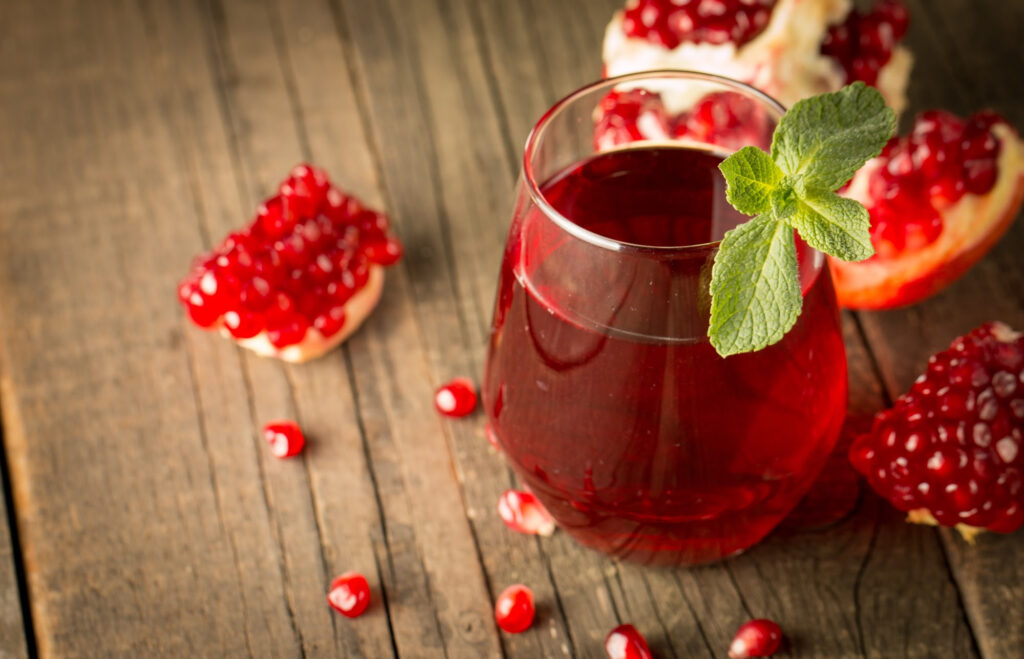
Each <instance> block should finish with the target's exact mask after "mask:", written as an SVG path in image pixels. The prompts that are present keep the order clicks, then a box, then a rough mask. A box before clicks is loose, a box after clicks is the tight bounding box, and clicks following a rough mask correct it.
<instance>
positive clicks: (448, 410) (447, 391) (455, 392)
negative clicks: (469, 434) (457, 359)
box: [434, 378, 476, 417]
mask: <svg viewBox="0 0 1024 659" xmlns="http://www.w3.org/2000/svg"><path fill="white" fill-rule="evenodd" d="M434 405H435V406H436V407H437V411H438V412H440V413H441V414H444V415H445V416H453V417H458V416H466V415H467V414H469V413H470V412H472V411H473V410H474V409H476V385H475V384H473V381H472V380H470V379H469V378H455V379H454V380H452V381H450V382H447V383H446V384H443V385H441V386H440V387H439V388H438V390H437V391H436V392H435V393H434Z"/></svg>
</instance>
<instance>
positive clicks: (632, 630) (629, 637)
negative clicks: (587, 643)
mask: <svg viewBox="0 0 1024 659" xmlns="http://www.w3.org/2000/svg"><path fill="white" fill-rule="evenodd" d="M604 651H605V652H607V653H608V659H652V657H653V655H652V654H651V648H650V647H648V646H647V640H646V639H645V638H644V637H643V636H642V635H641V634H640V632H638V631H637V630H636V627H634V626H633V625H619V626H618V627H616V628H615V629H613V630H611V631H610V632H608V636H606V637H605V639H604Z"/></svg>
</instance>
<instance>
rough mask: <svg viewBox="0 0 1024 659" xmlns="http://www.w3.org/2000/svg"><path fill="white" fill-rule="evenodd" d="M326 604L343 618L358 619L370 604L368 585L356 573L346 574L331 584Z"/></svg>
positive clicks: (364, 579) (364, 578)
mask: <svg viewBox="0 0 1024 659" xmlns="http://www.w3.org/2000/svg"><path fill="white" fill-rule="evenodd" d="M327 603H328V604H330V605H331V608H332V609H334V610H335V611H337V612H338V613H340V614H341V615H343V616H346V617H348V618H358V617H359V616H360V615H362V614H363V611H365V610H366V607H367V606H369V604H370V584H368V583H366V577H364V576H363V575H361V574H359V573H358V572H346V573H345V574H343V575H341V576H340V577H335V579H334V581H332V582H331V589H330V590H329V591H328V592H327Z"/></svg>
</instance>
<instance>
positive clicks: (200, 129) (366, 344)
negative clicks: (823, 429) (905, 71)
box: [0, 0, 1024, 658]
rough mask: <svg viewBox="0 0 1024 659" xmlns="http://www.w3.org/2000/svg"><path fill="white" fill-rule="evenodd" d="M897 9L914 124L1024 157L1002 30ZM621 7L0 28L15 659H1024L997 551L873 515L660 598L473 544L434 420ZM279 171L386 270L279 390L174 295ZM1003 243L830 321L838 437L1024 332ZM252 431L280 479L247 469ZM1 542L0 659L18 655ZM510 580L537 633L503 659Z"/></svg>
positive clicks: (56, 14) (1020, 19) (256, 463)
mask: <svg viewBox="0 0 1024 659" xmlns="http://www.w3.org/2000/svg"><path fill="white" fill-rule="evenodd" d="M913 4H914V5H915V6H914V9H915V21H914V27H913V29H912V32H911V35H910V40H911V45H912V47H913V48H914V50H915V52H916V53H917V54H918V65H917V66H918V68H917V72H916V74H915V82H914V85H913V87H912V89H911V99H912V102H913V105H914V107H915V108H922V107H926V106H931V105H943V106H946V107H950V108H952V109H955V110H958V111H961V112H963V111H967V110H969V109H972V106H973V105H974V104H981V103H990V104H993V105H995V106H996V107H998V108H999V109H1001V110H1003V111H1004V112H1006V113H1007V114H1008V115H1009V116H1010V118H1011V120H1013V121H1014V122H1016V123H1017V124H1018V125H1024V109H1022V108H1024V105H1022V104H1021V103H1020V100H1021V93H1020V91H1019V86H1016V85H1015V84H1014V80H1015V78H1014V76H1015V75H1016V73H1017V72H1018V71H1019V70H1020V69H1021V68H1022V65H1024V59H1022V55H1021V52H1020V49H1019V47H1018V44H1017V43H1016V40H1015V36H1014V35H1015V34H1016V32H1019V31H1020V29H1021V28H1024V8H1021V7H1018V6H1016V5H1012V6H1004V4H1003V3H999V2H997V1H996V0H984V1H983V2H977V3H975V2H968V0H949V2H947V3H943V6H942V8H941V11H940V10H939V9H938V8H937V7H933V6H932V5H931V4H928V3H924V2H920V1H918V2H915V3H913ZM620 5H621V2H620V0H595V1H588V2H575V3H570V2H558V3H552V2H545V1H543V0H526V1H524V2H518V3H516V2H474V1H473V0H415V1H411V0H380V1H379V2H373V3H367V2H363V1H360V0H311V1H310V2H288V1H287V0H197V1H196V2H188V3H177V2H171V1H168V0H163V1H154V2H129V1H128V0H113V1H112V2H109V3H103V4H102V5H92V4H86V3H83V2H78V1H75V0H57V2H55V3H50V4H48V5H45V6H44V5H35V4H33V3H28V2H10V3H4V4H3V5H2V6H0V54H3V55H4V57H2V58H0V144H4V145H5V147H6V148H5V158H3V159H2V160H0V405H2V410H3V415H2V419H3V423H4V430H5V436H4V443H5V448H6V451H7V457H8V461H9V465H10V472H11V481H12V482H11V485H12V490H13V502H14V509H15V514H16V517H17V520H18V524H19V530H20V531H21V538H20V539H21V542H20V546H19V547H14V548H13V550H14V551H21V552H22V559H23V563H24V565H25V570H26V577H27V581H28V586H29V591H30V595H31V607H32V614H33V619H34V623H35V627H36V629H35V632H36V638H37V641H38V650H39V653H40V655H42V656H104V657H106V656H246V655H250V656H273V657H279V656H354V657H360V656H362V657H385V656H395V655H400V656H403V657H405V656H409V657H435V656H445V657H485V656H488V657H489V656H507V657H529V658H533V657H564V656H580V657H601V656H604V654H603V649H602V641H603V639H604V635H605V634H606V633H607V632H608V630H609V629H610V628H611V627H613V626H615V625H616V624H619V623H621V622H632V623H634V624H636V625H637V626H638V627H639V628H641V630H642V631H643V632H644V634H645V635H646V636H647V637H648V639H649V640H650V641H651V644H652V647H654V648H655V650H656V652H657V653H658V656H660V657H680V658H682V657H723V656H724V655H725V651H726V649H727V647H728V643H729V640H730V639H731V637H732V634H733V633H734V631H735V628H736V627H737V626H738V625H739V624H740V623H741V622H742V621H744V620H745V619H747V618H749V617H752V616H769V617H772V618H774V619H776V620H778V621H779V622H780V623H781V624H782V625H783V628H784V629H785V630H786V631H787V635H788V636H789V638H790V643H791V647H790V648H789V650H788V652H787V655H786V656H793V657H890V656H907V657H925V656H950V657H975V656H984V657H1014V656H1017V654H1019V648H1020V647H1021V646H1022V644H1024V613H1022V609H1021V602H1022V601H1024V590H1022V589H1024V573H1022V572H1021V567H1020V566H1021V565H1024V560H1022V559H1024V553H1022V552H1024V543H1022V542H1021V536H1020V534H1017V535H1014V536H1009V537H999V538H983V539H982V540H981V541H979V543H978V545H977V546H974V547H969V546H967V545H965V544H964V543H962V542H961V541H960V540H959V539H957V538H954V537H953V536H951V535H950V534H947V533H945V532H938V531H936V530H933V529H930V528H924V527H918V526H911V525H907V524H904V523H903V522H902V520H901V517H900V515H899V514H898V513H897V512H896V511H894V510H893V509H892V508H891V507H889V506H888V505H887V504H885V503H884V502H882V501H880V500H879V499H878V498H877V497H874V496H873V495H870V494H868V493H864V492H862V494H861V499H860V503H859V505H858V506H857V507H856V509H855V510H854V511H853V512H851V514H849V515H848V516H847V517H845V518H844V519H842V520H839V521H838V522H835V523H833V524H830V525H827V526H826V527H824V528H813V529H810V528H799V527H794V526H788V527H787V526H784V527H783V528H781V529H779V530H778V531H776V532H775V533H773V534H772V535H771V536H770V537H769V538H768V539H767V540H766V541H765V542H764V543H762V544H760V545H758V546H756V547H754V548H753V549H751V550H750V551H748V552H747V553H746V554H744V555H742V556H740V557H737V558H735V559H733V560H730V561H728V562H726V563H723V564H719V565H713V566H707V567H701V568H696V569H689V570H687V569H676V570H670V569H669V570H653V569H648V568H642V567H638V566H634V565H629V564H620V563H617V562H615V561H611V560H608V559H605V558H603V557H601V556H599V555H597V554H595V553H592V552H589V551H586V550H583V549H581V548H580V547H578V546H577V545H575V544H574V543H573V542H572V541H571V540H570V539H569V538H568V536H566V535H565V534H561V533H559V534H556V535H555V536H553V537H551V538H543V539H538V538H533V537H527V536H521V535H517V534H514V533H511V532H509V531H508V530H507V529H506V528H505V527H504V526H503V524H502V523H501V521H500V520H499V519H498V517H497V515H496V514H495V512H494V507H495V503H496V501H497V498H498V496H499V495H500V493H501V492H502V491H503V490H504V489H506V488H508V487H511V486H513V485H514V483H515V479H514V478H513V476H512V475H511V474H510V472H509V470H508V469H507V467H506V466H505V465H504V463H503V462H502V460H501V458H500V456H498V455H497V454H496V453H495V452H494V450H493V449H491V448H490V446H489V444H488V443H487V442H486V440H485V439H484V436H483V429H482V425H483V419H482V418H480V417H471V418H469V419H464V420H456V421H448V420H443V419H440V418H438V416H437V415H436V414H435V413H434V411H433V409H432V405H431V399H432V391H433V389H434V387H435V386H436V385H438V384H439V383H440V382H442V381H444V380H446V379H448V378H450V377H452V376H455V375H474V376H475V375H476V374H479V373H480V371H481V369H482V359H483V347H484V342H485V339H486V336H487V332H488V326H489V322H490V313H491V305H492V300H493V294H494V283H495V277H496V274H497V264H498V259H499V256H500V253H501V249H502V245H503V242H504V239H505V232H506V230H507V225H508V219H509V216H510V203H511V194H512V191H513V187H514V183H515V179H516V176H517V175H518V168H519V162H520V157H521V151H522V146H523V143H524V140H525V137H526V133H527V132H528V130H529V129H530V127H531V126H532V124H533V122H534V121H535V120H536V119H537V118H538V117H539V116H540V114H541V113H542V112H543V111H544V110H545V109H546V108H547V107H548V106H549V105H550V104H551V103H552V102H554V101H555V100H556V99H557V98H558V97H559V96H561V95H563V94H565V93H567V92H569V91H571V90H572V89H574V88H576V87H579V86H581V85H583V84H585V83H587V82H589V81H591V80H592V79H593V78H595V77H596V76H597V75H598V74H599V72H600V57H599V53H600V41H601V38H602V33H603V27H604V24H605V23H606V22H607V20H608V18H609V17H610V15H611V13H612V11H614V10H615V9H617V8H618V7H619V6H620ZM996 16H999V17H1000V18H999V19H997V18H995V17H996ZM979 35H984V38H983V39H982V38H979ZM982 44H983V46H982ZM302 160H313V161H315V162H317V163H319V164H321V165H323V166H324V167H325V168H326V169H327V170H328V171H329V172H330V173H331V174H332V175H333V177H334V178H335V179H336V180H338V181H339V182H340V183H341V184H342V185H343V186H344V187H345V188H346V189H347V190H350V191H352V192H354V193H356V194H358V195H359V196H360V197H362V198H363V199H364V200H366V201H367V202H368V203H370V204H372V205H378V206H382V207H386V208H387V210H388V211H389V213H390V214H391V216H392V219H393V221H394V223H395V226H396V227H397V230H398V232H399V234H400V235H401V236H402V238H403V241H404V242H405V245H406V249H407V254H406V258H405V259H404V260H403V261H402V262H401V264H400V265H398V266H396V267H395V268H393V269H391V270H390V271H389V274H388V281H387V285H386V289H385V295H384V298H383V300H382V302H381V304H380V307H379V308H378V310H377V311H376V312H375V313H374V315H373V316H372V317H371V318H370V319H369V320H368V321H367V324H366V327H365V328H364V329H362V330H360V331H359V332H357V333H356V334H355V335H354V336H353V337H352V339H351V340H350V341H349V342H348V344H346V346H344V347H343V348H342V349H341V350H338V351H336V352H334V353H332V354H331V355H329V356H327V357H325V358H324V359H321V360H318V361H316V362H314V363H312V364H308V365H303V366H286V365H282V364H279V363H277V362H273V361H267V360H264V359H260V358H257V357H254V356H252V355H251V354H249V353H245V352H243V351H240V350H238V349H236V348H235V347H233V346H232V345H231V344H230V343H229V342H226V341H224V340H222V339H220V338H219V337H216V336H213V335H210V334H208V333H204V332H201V331H198V330H195V329H194V328H191V327H190V326H188V324H187V323H186V322H185V321H184V320H183V319H182V317H181V314H180V311H179V310H178V309H177V308H176V305H175V303H174V284H175V282H176V280H177V278H178V277H179V276H180V275H181V274H183V272H184V269H185V268H186V267H187V264H188V262H189V258H190V257H191V255H193V254H195V253H197V252H199V251H201V250H202V249H206V248H209V247H210V246H211V245H212V244H214V243H215V242H217V241H219V240H220V238H221V237H222V236H223V235H224V234H225V233H227V232H228V231H229V230H230V229H231V228H233V227H235V226H237V225H239V224H241V223H242V222H243V221H245V220H246V219H247V218H248V217H249V215H250V214H251V211H252V209H253V208H254V207H255V205H256V204H257V203H258V201H259V200H260V199H262V198H263V197H264V196H266V195H268V194H270V192H271V191H272V189H273V187H274V186H275V185H276V183H277V181H278V180H279V179H280V178H281V177H282V176H283V174H284V173H285V172H286V171H287V170H288V169H289V168H290V167H291V166H292V165H294V164H295V163H297V162H300V161H302ZM26 227H30V228H31V230H26ZM1021 245H1024V231H1022V229H1021V227H1020V224H1019V223H1018V225H1016V226H1015V227H1013V228H1012V229H1011V231H1010V233H1009V235H1008V237H1007V238H1006V239H1005V240H1004V241H1003V243H1002V244H1001V245H1000V246H999V247H998V248H997V249H996V250H995V251H994V252H993V254H992V255H990V256H989V257H988V258H987V259H986V260H985V261H984V262H983V263H982V264H981V265H979V266H978V267H977V268H975V269H974V270H973V271H972V272H971V273H970V274H969V275H967V277H965V278H964V279H963V280H961V281H960V282H958V283H957V284H955V285H954V286H953V287H951V288H950V289H949V290H948V291H947V292H945V293H943V294H942V295H940V296H938V297H936V298H934V299H933V300H930V301H928V302H926V303H925V304H923V305H919V306H917V307H914V308H912V309H910V310H905V311H896V312H888V313H882V314H856V315H855V314H846V315H844V332H845V338H846V343H847V348H848V351H849V361H850V370H851V374H850V381H851V415H852V420H853V422H854V423H857V422H860V421H862V420H863V418H865V417H866V416H867V415H870V414H871V413H873V412H874V411H876V410H878V409H880V408H881V407H882V406H884V405H885V404H886V403H887V401H889V400H891V398H892V397H894V396H895V395H897V394H898V393H899V392H901V391H902V390H903V389H904V388H905V387H906V386H907V384H908V383H909V381H910V380H911V379H912V378H913V377H914V375H915V374H916V372H917V371H918V370H919V368H920V367H921V364H922V363H923V361H924V359H925V358H926V356H927V355H928V354H930V353H931V352H933V351H934V350H936V349H939V348H941V347H942V346H943V345H945V344H946V343H948V341H949V339H950V338H952V337H953V336H955V335H956V334H958V333H961V332H962V331H964V330H967V329H969V328H970V327H972V326H974V325H976V324H977V323H979V322H981V321H982V320H986V319H988V318H989V317H999V318H1002V319H1004V320H1007V321H1009V322H1011V323H1015V324H1017V325H1024V297H1022V293H1021V291H1022V290H1024V264H1022V263H1021V260H1020V258H1019V254H1020V249H1021ZM275 417H290V418H295V419H297V420H299V421H300V422H301V424H302V426H303V427H304V428H305V430H306V431H307V434H308V436H309V438H310V443H309V446H308V448H307V450H306V452H305V453H304V454H303V456H302V457H301V458H297V459H294V460H289V461H277V460H274V459H273V458H271V457H269V454H268V453H267V451H266V447H265V446H263V444H262V441H261V439H260V437H259V432H258V431H259V428H260V426H261V425H262V424H263V423H264V422H265V421H267V420H269V419H271V418H275ZM2 513H3V511H2V510H0V514H2ZM4 541H5V538H4V536H3V534H2V533H0V656H2V653H3V652H7V653H8V654H9V655H10V656H25V654H26V647H25V636H24V632H23V631H22V628H23V624H24V623H23V621H22V620H21V616H20V609H19V602H18V599H17V589H16V584H15V581H14V575H13V572H12V571H11V570H10V567H11V565H12V561H11V560H10V559H9V558H8V557H6V556H5V553H4V552H5V551H11V549H9V548H10V543H9V542H7V543H6V544H5V542H4ZM70 548H73V550H72V549H70ZM349 569H357V570H360V571H362V572H363V573H364V574H366V575H367V576H368V577H369V578H370V581H371V583H372V584H373V587H374V594H373V597H374V605H373V606H371V608H370V609H369V611H368V612H367V614H366V615H365V616H363V617H362V618H360V620H358V621H349V620H346V619H342V618H340V617H337V616H336V615H334V614H332V613H331V612H330V609H329V608H328V607H327V606H326V603H325V602H324V593H325V591H326V589H327V584H328V582H329V581H330V579H331V577H332V576H334V575H335V574H337V573H339V572H342V571H345V570H349ZM5 570H6V571H5ZM514 582H522V583H527V584H529V585H530V586H531V588H533V590H534V592H535V594H536V596H537V601H538V609H539V610H538V620H537V622H536V624H535V625H534V628H533V629H532V630H531V631H530V632H528V633H525V634H520V635H508V634H500V633H499V632H498V631H497V629H496V628H495V626H494V623H493V618H492V614H491V607H492V604H493V600H494V598H495V597H496V595H497V594H498V593H499V592H500V591H501V590H502V589H503V588H504V587H505V586H506V585H509V584H511V583H514ZM5 593H11V594H12V595H11V596H7V595H5ZM11 597H13V600H12V599H11Z"/></svg>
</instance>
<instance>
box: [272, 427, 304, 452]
mask: <svg viewBox="0 0 1024 659" xmlns="http://www.w3.org/2000/svg"><path fill="white" fill-rule="evenodd" d="M263 438H264V439H265V440H267V443H268V444H270V452H271V453H273V454H274V457H277V458H290V457H292V456H293V455H298V454H299V453H301V452H302V449H303V447H305V446H306V437H305V436H304V435H303V434H302V429H300V428H299V424H297V423H295V422H294V421H271V422H269V423H268V424H267V425H265V426H263Z"/></svg>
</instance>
